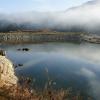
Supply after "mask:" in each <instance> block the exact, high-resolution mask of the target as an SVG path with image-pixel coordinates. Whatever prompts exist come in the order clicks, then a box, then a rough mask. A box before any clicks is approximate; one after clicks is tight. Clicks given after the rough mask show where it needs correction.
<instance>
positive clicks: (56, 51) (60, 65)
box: [1, 43, 100, 100]
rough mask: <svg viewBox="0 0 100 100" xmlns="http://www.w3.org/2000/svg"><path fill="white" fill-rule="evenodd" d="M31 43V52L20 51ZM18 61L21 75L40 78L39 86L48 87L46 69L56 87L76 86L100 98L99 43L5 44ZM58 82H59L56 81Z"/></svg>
mask: <svg viewBox="0 0 100 100" xmlns="http://www.w3.org/2000/svg"><path fill="white" fill-rule="evenodd" d="M23 47H27V48H29V49H30V50H29V51H28V52H23V51H17V49H18V48H23ZM1 48H4V49H6V50H7V56H8V57H9V58H10V59H11V60H12V61H13V62H14V63H15V64H19V63H21V64H23V67H21V68H17V70H16V72H17V73H18V74H19V75H24V76H30V77H33V78H35V79H36V84H35V86H38V87H40V88H41V87H44V84H45V83H46V81H47V75H46V73H45V69H46V68H47V69H48V76H49V78H50V80H52V81H53V84H52V85H54V86H53V87H54V88H67V87H72V88H73V89H74V90H75V91H82V93H85V94H86V93H88V95H94V96H95V97H96V99H98V100H100V96H99V93H100V78H99V76H100V57H99V55H100V46H99V45H98V44H70V43H45V44H30V45H29V44H28V45H25V44H24V45H14V46H13V45H1ZM54 83H55V84H54Z"/></svg>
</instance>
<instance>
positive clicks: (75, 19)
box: [3, 0, 100, 33]
mask: <svg viewBox="0 0 100 100" xmlns="http://www.w3.org/2000/svg"><path fill="white" fill-rule="evenodd" d="M99 12H100V1H99V0H93V1H89V2H87V3H85V4H83V5H81V6H78V7H73V8H70V9H68V10H66V11H63V12H35V11H34V12H27V13H17V14H11V15H5V17H4V19H3V20H4V21H5V19H6V20H7V21H8V22H11V23H16V24H17V25H23V27H25V28H30V29H34V28H37V29H39V28H50V29H55V30H66V31H89V32H93V33H95V32H96V33H99V32H100V28H99V27H100V17H99V16H100V13H99Z"/></svg>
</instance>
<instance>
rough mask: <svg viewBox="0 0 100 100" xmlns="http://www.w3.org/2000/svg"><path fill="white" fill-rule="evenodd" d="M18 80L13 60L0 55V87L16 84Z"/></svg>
mask: <svg viewBox="0 0 100 100" xmlns="http://www.w3.org/2000/svg"><path fill="white" fill-rule="evenodd" d="M17 80H18V79H17V77H16V76H15V73H14V68H13V64H12V62H11V61H10V60H9V59H7V58H6V57H5V56H1V55H0V87H3V86H12V85H16V84H17Z"/></svg>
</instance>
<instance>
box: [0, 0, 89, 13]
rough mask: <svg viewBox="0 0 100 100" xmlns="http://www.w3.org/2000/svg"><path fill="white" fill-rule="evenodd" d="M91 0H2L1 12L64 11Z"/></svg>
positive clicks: (0, 1) (0, 3)
mask: <svg viewBox="0 0 100 100" xmlns="http://www.w3.org/2000/svg"><path fill="white" fill-rule="evenodd" d="M87 1H90V0H0V12H3V13H4V12H6V13H12V12H26V11H42V12H47V11H64V10H66V9H68V8H70V7H74V6H78V5H81V4H83V3H85V2H87Z"/></svg>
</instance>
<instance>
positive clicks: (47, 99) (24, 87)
mask: <svg viewBox="0 0 100 100" xmlns="http://www.w3.org/2000/svg"><path fill="white" fill-rule="evenodd" d="M30 84H31V81H30V80H29V78H28V80H26V79H25V80H24V81H23V84H18V85H13V86H11V87H5V86H3V87H2V88H0V100H84V97H83V96H81V95H80V93H76V95H73V94H72V92H73V91H72V89H71V88H69V89H66V90H64V89H59V90H53V89H50V88H48V87H47V88H45V89H43V90H42V91H39V90H36V89H33V88H30ZM86 100H93V99H92V98H91V97H87V99H86Z"/></svg>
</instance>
